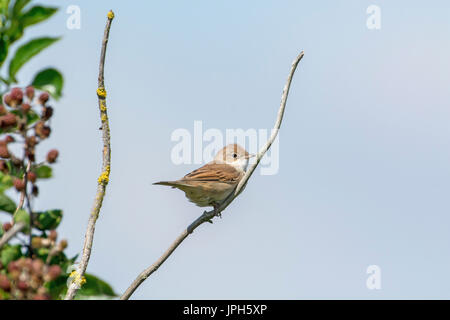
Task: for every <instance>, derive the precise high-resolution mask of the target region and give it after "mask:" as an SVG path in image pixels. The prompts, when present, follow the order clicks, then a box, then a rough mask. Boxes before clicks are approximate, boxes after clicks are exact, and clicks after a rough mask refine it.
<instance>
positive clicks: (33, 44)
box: [9, 37, 60, 81]
mask: <svg viewBox="0 0 450 320" xmlns="http://www.w3.org/2000/svg"><path fill="white" fill-rule="evenodd" d="M59 39H60V38H50V37H43V38H37V39H33V40H31V41H29V42H27V43H25V44H24V45H22V46H20V47H19V48H18V49H17V51H16V53H15V55H14V57H13V58H12V59H11V62H10V63H9V78H10V79H11V80H14V81H15V79H16V74H17V72H18V71H19V70H20V68H21V67H22V66H23V65H24V64H25V63H26V62H27V61H28V60H30V59H31V58H33V57H34V56H35V55H37V54H38V53H39V52H41V51H42V50H44V49H45V48H47V47H48V46H50V45H51V44H53V43H55V42H56V41H58V40H59Z"/></svg>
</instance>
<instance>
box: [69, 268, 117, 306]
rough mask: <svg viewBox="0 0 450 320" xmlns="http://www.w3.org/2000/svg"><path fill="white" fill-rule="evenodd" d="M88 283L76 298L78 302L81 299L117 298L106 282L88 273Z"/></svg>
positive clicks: (86, 275)
mask: <svg viewBox="0 0 450 320" xmlns="http://www.w3.org/2000/svg"><path fill="white" fill-rule="evenodd" d="M84 276H85V278H86V283H85V284H83V286H82V287H81V289H80V290H78V293H77V295H76V297H75V299H76V300H81V299H86V298H89V299H94V298H95V299H111V298H114V297H116V296H117V294H116V293H114V290H113V289H112V287H111V286H110V285H109V284H108V283H106V282H105V281H103V280H101V279H99V278H97V277H96V276H93V275H91V274H88V273H86V274H85V275H84Z"/></svg>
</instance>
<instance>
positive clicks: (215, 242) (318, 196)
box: [18, 0, 450, 299]
mask: <svg viewBox="0 0 450 320" xmlns="http://www.w3.org/2000/svg"><path fill="white" fill-rule="evenodd" d="M42 3H51V4H54V5H57V6H59V7H60V8H61V10H60V12H59V13H58V14H57V15H56V16H55V17H54V18H52V19H51V20H49V21H48V22H46V23H45V24H42V25H40V26H38V27H34V28H32V29H30V30H29V31H27V32H26V34H25V37H26V38H31V37H34V36H37V35H43V34H48V35H62V36H63V40H61V41H60V42H59V43H58V44H56V45H54V46H52V47H51V48H50V49H48V50H47V51H46V52H45V53H44V54H42V55H41V56H39V57H38V58H35V59H34V60H32V61H31V62H30V63H28V64H27V65H26V66H25V67H24V68H23V70H22V71H21V72H20V74H19V77H18V78H19V79H20V80H21V81H23V83H24V84H26V83H27V82H28V79H30V78H31V77H32V75H33V74H34V72H35V71H36V70H37V69H38V68H41V67H43V66H55V67H57V68H59V69H60V70H62V71H63V73H64V76H65V81H66V82H65V88H64V97H63V98H62V99H61V100H60V101H59V102H57V103H55V111H56V112H55V118H54V119H53V123H52V125H53V133H52V137H51V139H50V141H48V142H46V145H45V147H43V148H41V151H40V152H41V153H42V154H45V150H44V149H45V148H50V147H57V148H58V149H59V150H60V151H61V156H60V162H59V163H58V164H57V165H56V166H55V179H53V180H52V181H51V182H45V183H41V195H40V197H39V200H38V202H37V208H38V209H39V208H45V209H47V208H49V207H55V208H59V207H60V208H63V209H64V211H65V216H64V219H63V222H62V225H61V228H60V232H61V234H62V235H63V236H64V237H66V238H68V240H69V248H68V252H69V253H71V254H75V253H77V252H79V251H80V249H81V247H82V244H83V237H84V232H85V228H86V223H87V219H88V215H89V211H90V208H91V205H92V201H93V198H94V194H95V190H96V179H97V176H98V175H99V173H100V165H101V158H100V152H101V133H100V131H99V130H98V127H99V116H98V109H97V97H96V93H95V90H96V85H97V68H98V59H99V52H100V45H101V37H102V35H103V29H104V24H105V15H106V12H107V11H108V10H109V9H113V10H114V11H115V13H116V19H115V20H114V22H113V26H112V29H111V36H110V42H109V47H108V53H107V60H106V72H105V78H106V80H105V82H106V87H107V90H108V107H109V114H110V122H111V136H112V138H111V141H112V167H111V170H112V171H111V182H110V184H109V186H108V191H107V196H106V199H105V202H104V207H103V210H102V213H101V216H100V219H99V220H98V223H97V230H96V235H95V242H94V250H93V254H92V257H91V262H90V264H89V268H88V271H89V272H92V273H94V274H97V275H99V276H101V277H102V278H104V279H105V280H107V281H109V282H110V283H111V284H112V285H113V287H114V289H115V290H116V291H117V292H118V293H121V292H123V291H124V289H125V288H126V287H127V286H128V285H129V284H130V283H131V281H132V280H134V278H135V277H136V275H137V274H138V273H139V272H140V271H142V269H144V268H145V267H147V266H148V265H150V264H151V263H153V262H154V261H155V260H156V259H157V258H158V257H159V256H160V254H161V253H162V252H163V251H164V250H165V249H166V248H167V247H168V246H169V244H170V243H171V242H172V241H173V240H174V239H175V237H176V236H177V235H178V234H179V233H180V232H181V231H182V230H183V228H185V227H186V226H187V225H188V224H189V223H190V222H191V221H193V220H194V219H195V218H196V217H197V216H198V215H199V214H201V213H202V209H201V208H197V207H195V206H194V205H193V204H191V203H188V202H187V201H186V199H185V197H184V195H183V194H182V192H179V191H176V190H170V189H168V188H163V187H160V186H152V185H151V183H152V182H154V181H158V180H164V179H175V178H179V177H181V176H182V175H184V174H186V173H187V172H189V171H190V170H192V169H194V168H195V167H196V165H180V166H175V165H174V164H172V163H171V161H170V150H171V148H172V147H173V145H174V143H173V142H171V141H170V135H171V133H172V132H173V130H174V129H177V128H187V129H191V128H192V127H193V123H194V121H195V120H202V121H203V125H204V127H205V128H219V129H222V130H224V129H226V128H243V129H247V128H268V129H269V128H271V126H272V125H273V122H274V120H275V115H276V112H277V108H278V105H279V100H280V97H281V91H282V88H283V86H284V83H285V79H286V76H287V73H288V71H289V67H290V64H291V61H292V60H293V58H294V57H295V56H296V54H297V53H298V52H300V51H301V50H305V58H304V59H303V61H302V62H301V64H300V66H299V69H298V70H297V73H296V75H295V78H294V81H293V83H292V87H291V94H290V97H289V100H288V103H287V110H286V114H285V120H284V123H283V126H282V130H281V132H280V170H279V173H278V174H277V175H273V176H260V175H255V176H254V177H253V178H252V180H251V181H250V182H249V184H248V186H247V188H246V190H245V192H244V193H243V194H242V195H241V196H240V197H239V198H238V199H236V200H235V202H234V203H233V204H232V205H231V206H230V207H229V208H228V209H227V210H226V211H225V212H224V213H223V219H222V220H216V221H215V223H214V224H213V225H210V224H207V225H203V226H201V227H200V228H199V229H197V230H196V232H195V233H194V234H193V235H192V236H191V237H189V238H188V239H187V240H186V241H185V242H184V243H183V244H182V245H181V246H180V247H179V248H178V250H177V251H176V252H175V253H174V254H173V256H172V257H170V259H169V260H168V261H167V262H166V263H165V264H164V265H163V266H162V267H161V268H160V269H159V270H158V271H157V273H156V274H154V275H153V276H152V277H151V278H149V279H148V280H147V281H146V282H145V283H144V284H143V285H142V286H141V287H140V288H139V289H138V290H137V291H136V293H135V295H134V296H133V297H134V298H141V299H166V298H167V299H170V298H175V299H197V298H202V299H216V298H217V299H221V298H236V299H241V298H246V299H253V298H254V299H281V298H283V299H303V298H311V299H316V298H326V299H327V298H338V299H341V298H342V299H347V298H360V299H380V298H381V299H391V298H446V299H449V298H450V274H449V272H448V270H450V232H448V230H449V228H450V201H449V194H450V166H449V163H450V125H449V124H450V108H449V101H450V89H449V83H450V59H449V57H450V44H449V41H448V39H449V36H450V20H449V19H448V17H449V16H450V15H449V14H450V4H449V3H448V1H431V2H427V3H425V2H423V1H411V0H409V1H376V0H372V1H356V0H354V1H314V2H313V1H246V2H242V1H170V2H169V1H133V2H130V1H128V2H124V1H95V2H94V1H89V2H88V1H75V0H72V1H61V0H57V1H56V0H54V1H42ZM70 4H78V5H79V6H80V8H81V29H80V30H68V29H67V28H66V19H67V17H68V15H67V14H66V13H65V11H66V8H67V6H68V5H70ZM371 4H375V5H378V6H380V8H381V30H368V29H367V27H366V19H367V14H366V8H367V7H368V6H369V5H371ZM372 264H376V265H378V266H380V268H381V271H382V280H381V283H382V289H381V290H374V291H371V290H368V289H367V288H366V278H367V275H366V268H367V266H369V265H372Z"/></svg>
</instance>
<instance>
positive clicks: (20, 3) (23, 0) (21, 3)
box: [13, 0, 31, 16]
mask: <svg viewBox="0 0 450 320" xmlns="http://www.w3.org/2000/svg"><path fill="white" fill-rule="evenodd" d="M30 1H31V0H16V3H14V7H13V15H15V16H17V15H18V14H19V13H20V11H22V9H23V8H24V7H25V6H26V5H27V4H28V3H29V2H30Z"/></svg>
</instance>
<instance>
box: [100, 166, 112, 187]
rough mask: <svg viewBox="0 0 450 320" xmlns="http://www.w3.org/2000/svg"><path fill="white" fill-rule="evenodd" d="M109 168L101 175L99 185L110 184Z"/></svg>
mask: <svg viewBox="0 0 450 320" xmlns="http://www.w3.org/2000/svg"><path fill="white" fill-rule="evenodd" d="M109 172H110V169H109V166H107V167H106V169H105V171H103V172H102V173H101V174H100V177H98V183H99V184H107V183H108V182H109Z"/></svg>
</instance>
